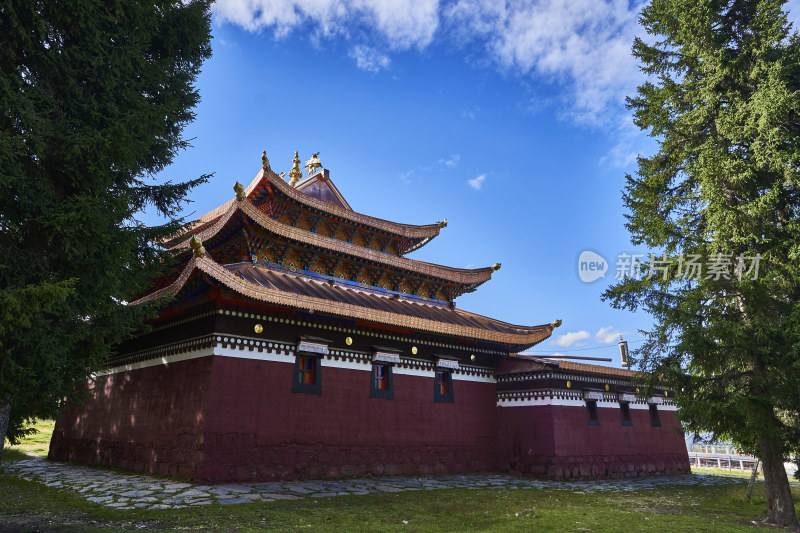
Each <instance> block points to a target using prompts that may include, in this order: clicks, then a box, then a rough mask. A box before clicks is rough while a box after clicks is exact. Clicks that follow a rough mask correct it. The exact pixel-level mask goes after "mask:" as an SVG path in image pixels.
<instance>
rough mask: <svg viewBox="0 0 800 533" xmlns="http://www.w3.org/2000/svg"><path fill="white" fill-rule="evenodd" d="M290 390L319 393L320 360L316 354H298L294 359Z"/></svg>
mask: <svg viewBox="0 0 800 533" xmlns="http://www.w3.org/2000/svg"><path fill="white" fill-rule="evenodd" d="M292 392H305V393H307V394H321V393H322V387H321V383H320V360H319V357H318V356H316V355H308V354H298V355H297V357H296V358H295V360H294V379H293V380H292Z"/></svg>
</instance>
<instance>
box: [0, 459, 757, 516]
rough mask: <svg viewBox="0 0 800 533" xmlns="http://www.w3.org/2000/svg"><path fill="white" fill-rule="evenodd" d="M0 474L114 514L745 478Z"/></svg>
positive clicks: (57, 466) (19, 464) (48, 467)
mask: <svg viewBox="0 0 800 533" xmlns="http://www.w3.org/2000/svg"><path fill="white" fill-rule="evenodd" d="M0 471H1V472H2V473H3V474H6V475H10V476H15V477H18V478H22V479H26V480H28V481H35V482H39V483H43V484H44V485H47V486H48V487H59V488H63V489H65V490H70V491H73V492H78V493H81V494H82V495H83V496H84V497H85V498H86V499H87V500H88V501H91V502H95V503H99V504H102V505H106V506H108V507H116V508H119V509H139V508H141V509H173V508H178V507H188V506H191V505H208V504H211V503H217V504H223V505H226V504H235V503H250V502H255V501H261V502H269V501H275V500H297V499H300V498H325V497H330V496H343V495H348V494H368V493H371V492H403V491H407V490H434V489H447V488H465V489H478V488H481V489H527V488H536V489H550V490H568V491H573V492H576V493H591V492H599V491H616V492H619V491H633V490H639V489H661V488H668V487H683V486H690V485H693V486H697V485H725V484H732V483H746V482H747V479H746V478H736V477H725V476H715V475H710V474H693V475H688V476H664V477H646V478H632V479H608V480H596V481H569V482H558V481H545V480H540V479H532V478H520V477H514V476H510V475H505V474H461V475H455V474H454V475H444V476H421V477H417V476H414V477H383V478H363V479H337V480H318V481H283V482H268V483H241V484H225V485H200V484H195V483H181V482H179V481H173V480H169V479H164V478H156V477H150V476H144V475H138V474H126V473H122V472H112V471H109V470H102V469H97V468H90V467H87V466H78V465H68V464H63V463H56V462H51V461H47V460H45V459H28V460H24V461H15V462H11V463H6V464H4V465H2V466H0Z"/></svg>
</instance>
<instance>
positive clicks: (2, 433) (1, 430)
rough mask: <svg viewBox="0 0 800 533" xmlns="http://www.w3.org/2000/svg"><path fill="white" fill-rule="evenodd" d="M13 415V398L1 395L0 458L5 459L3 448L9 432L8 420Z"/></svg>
mask: <svg viewBox="0 0 800 533" xmlns="http://www.w3.org/2000/svg"><path fill="white" fill-rule="evenodd" d="M10 416H11V398H9V397H8V396H3V395H0V460H2V459H3V449H4V448H5V444H6V433H8V421H9V418H10Z"/></svg>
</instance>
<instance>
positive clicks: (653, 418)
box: [650, 404, 661, 428]
mask: <svg viewBox="0 0 800 533" xmlns="http://www.w3.org/2000/svg"><path fill="white" fill-rule="evenodd" d="M650 425H651V426H653V427H654V428H657V427H661V418H660V417H659V416H658V406H657V405H656V404H650Z"/></svg>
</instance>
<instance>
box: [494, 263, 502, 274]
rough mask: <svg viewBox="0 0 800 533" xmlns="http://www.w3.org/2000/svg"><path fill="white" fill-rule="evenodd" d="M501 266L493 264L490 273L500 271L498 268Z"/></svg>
mask: <svg viewBox="0 0 800 533" xmlns="http://www.w3.org/2000/svg"><path fill="white" fill-rule="evenodd" d="M501 266H502V265H501V264H500V263H495V264H493V265H492V272H497V271H498V270H500V267H501Z"/></svg>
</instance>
